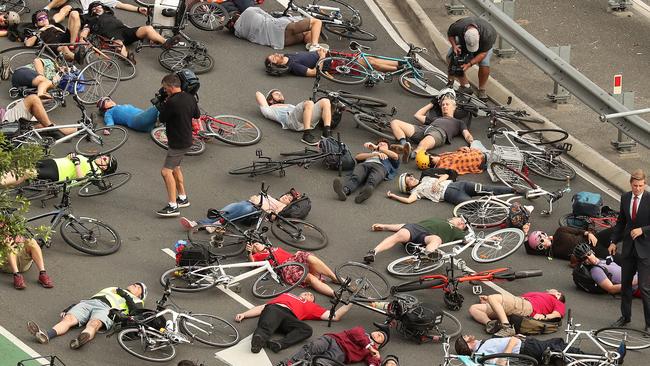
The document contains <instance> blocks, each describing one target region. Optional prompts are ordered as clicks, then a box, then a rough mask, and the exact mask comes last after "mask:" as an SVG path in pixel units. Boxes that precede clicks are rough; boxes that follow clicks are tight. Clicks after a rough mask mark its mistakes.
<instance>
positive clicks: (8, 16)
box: [5, 11, 20, 26]
mask: <svg viewBox="0 0 650 366" xmlns="http://www.w3.org/2000/svg"><path fill="white" fill-rule="evenodd" d="M18 23H20V15H18V13H16V12H15V11H8V12H6V13H5V25H6V26H11V25H15V24H18Z"/></svg>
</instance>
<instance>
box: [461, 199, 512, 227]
mask: <svg viewBox="0 0 650 366" xmlns="http://www.w3.org/2000/svg"><path fill="white" fill-rule="evenodd" d="M509 214H510V208H509V207H508V205H506V204H505V203H501V202H498V201H494V200H492V199H490V198H489V196H488V197H486V198H479V199H474V200H469V201H465V202H461V203H459V204H458V205H456V207H454V216H456V217H461V216H462V217H464V218H465V220H467V222H469V224H470V225H472V226H474V227H479V228H489V227H495V226H499V225H501V224H502V223H503V222H504V221H506V219H507V218H508V215H509Z"/></svg>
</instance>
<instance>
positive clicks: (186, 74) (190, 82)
mask: <svg viewBox="0 0 650 366" xmlns="http://www.w3.org/2000/svg"><path fill="white" fill-rule="evenodd" d="M176 76H178V78H179V79H181V90H182V91H184V92H186V93H190V94H192V95H194V96H196V94H197V93H198V92H199V88H200V87H201V82H200V81H199V77H198V76H196V74H195V73H194V71H192V70H190V69H182V70H180V71H178V72H177V73H176Z"/></svg>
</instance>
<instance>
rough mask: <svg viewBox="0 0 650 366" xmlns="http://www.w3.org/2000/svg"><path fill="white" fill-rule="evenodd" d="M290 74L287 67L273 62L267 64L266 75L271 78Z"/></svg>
mask: <svg viewBox="0 0 650 366" xmlns="http://www.w3.org/2000/svg"><path fill="white" fill-rule="evenodd" d="M288 72H289V67H288V66H287V65H278V64H274V63H272V62H270V63H267V64H266V73H267V74H269V75H271V76H282V75H284V74H286V73H288Z"/></svg>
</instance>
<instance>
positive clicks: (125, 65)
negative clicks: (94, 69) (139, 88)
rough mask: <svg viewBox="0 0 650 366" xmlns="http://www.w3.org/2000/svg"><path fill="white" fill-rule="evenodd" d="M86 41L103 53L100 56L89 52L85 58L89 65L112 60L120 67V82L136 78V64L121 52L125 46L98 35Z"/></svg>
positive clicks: (91, 35) (90, 36) (93, 34)
mask: <svg viewBox="0 0 650 366" xmlns="http://www.w3.org/2000/svg"><path fill="white" fill-rule="evenodd" d="M86 40H87V41H88V42H90V44H92V45H93V46H94V47H96V48H97V49H100V50H101V51H102V53H101V54H98V53H96V52H88V53H87V54H86V57H85V60H86V63H87V64H90V63H92V62H94V61H95V60H98V59H99V60H101V59H110V60H113V61H115V62H116V63H118V65H120V80H122V81H124V80H131V79H133V78H134V77H135V74H136V72H137V70H136V68H135V63H134V62H133V61H131V60H129V59H128V58H127V57H125V56H123V55H122V53H121V52H120V51H121V50H122V47H125V46H124V45H123V44H121V43H118V42H116V41H115V40H114V39H111V38H108V37H104V36H101V35H99V34H96V33H92V34H90V35H89V36H88V37H87V38H86Z"/></svg>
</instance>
